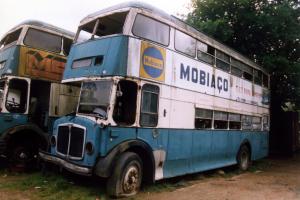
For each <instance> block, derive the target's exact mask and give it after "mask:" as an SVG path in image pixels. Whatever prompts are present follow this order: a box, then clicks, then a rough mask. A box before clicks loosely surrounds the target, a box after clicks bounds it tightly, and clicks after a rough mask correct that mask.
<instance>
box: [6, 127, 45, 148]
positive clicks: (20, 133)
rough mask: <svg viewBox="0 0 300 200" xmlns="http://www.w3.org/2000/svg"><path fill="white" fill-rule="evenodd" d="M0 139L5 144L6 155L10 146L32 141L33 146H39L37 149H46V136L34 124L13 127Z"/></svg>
mask: <svg viewBox="0 0 300 200" xmlns="http://www.w3.org/2000/svg"><path fill="white" fill-rule="evenodd" d="M2 139H3V140H4V141H5V143H6V153H7V152H8V151H9V148H10V147H11V145H14V144H15V143H22V142H25V141H28V140H29V141H32V140H34V141H33V143H34V142H35V144H37V145H39V146H38V148H42V149H47V147H48V135H47V134H46V133H45V132H43V131H42V130H41V129H40V128H39V127H38V126H36V125H34V124H26V125H20V126H16V127H13V128H11V129H9V130H7V131H6V132H5V133H4V134H3V135H2Z"/></svg>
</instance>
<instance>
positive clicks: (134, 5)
mask: <svg viewBox="0 0 300 200" xmlns="http://www.w3.org/2000/svg"><path fill="white" fill-rule="evenodd" d="M130 8H138V9H141V10H144V11H148V12H150V13H154V14H156V15H159V16H160V17H162V18H164V19H166V20H168V21H170V25H171V26H172V23H173V26H175V28H181V29H183V30H185V31H186V32H187V33H192V34H193V35H192V36H194V37H195V36H196V37H197V38H200V41H202V42H205V43H207V44H208V45H211V46H213V47H215V48H216V49H218V50H221V51H224V52H225V53H228V54H229V55H230V56H232V57H234V58H236V59H238V60H241V61H243V62H244V63H245V64H248V65H250V66H251V67H253V68H256V69H260V70H262V71H264V72H266V73H267V71H266V70H265V69H264V68H262V67H260V66H259V65H257V64H256V63H255V62H253V61H252V60H251V59H249V58H248V57H246V56H244V55H242V54H241V53H239V52H237V51H236V50H234V49H232V48H231V47H228V46H226V45H225V44H223V43H222V42H220V41H218V40H216V39H214V38H212V37H210V36H208V35H206V34H205V33H203V32H201V31H200V30H198V29H196V28H194V27H192V26H190V25H189V24H187V23H186V22H184V21H183V20H180V19H178V18H177V17H175V16H172V15H169V14H167V13H166V12H165V11H163V10H161V9H158V8H156V7H154V6H151V5H149V4H147V3H142V2H138V1H137V2H136V1H130V2H125V3H121V4H117V5H115V6H111V7H108V8H105V9H102V10H99V11H97V12H95V13H92V14H90V15H88V16H87V17H85V18H83V19H82V20H81V21H80V25H79V26H81V25H83V24H86V23H87V22H90V21H93V20H95V19H97V18H98V17H100V16H101V15H103V14H107V13H109V12H114V11H117V10H124V11H125V10H129V9H130Z"/></svg>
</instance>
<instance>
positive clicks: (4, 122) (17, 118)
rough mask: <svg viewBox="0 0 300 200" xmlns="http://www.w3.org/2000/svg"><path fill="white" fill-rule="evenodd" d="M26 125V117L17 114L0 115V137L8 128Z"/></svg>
mask: <svg viewBox="0 0 300 200" xmlns="http://www.w3.org/2000/svg"><path fill="white" fill-rule="evenodd" d="M27 123H28V117H27V115H24V114H18V113H0V124H1V126H0V137H1V135H2V134H3V133H5V132H6V131H7V130H9V129H10V128H13V127H16V126H19V125H24V124H27Z"/></svg>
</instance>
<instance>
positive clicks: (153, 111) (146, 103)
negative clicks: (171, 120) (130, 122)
mask: <svg viewBox="0 0 300 200" xmlns="http://www.w3.org/2000/svg"><path fill="white" fill-rule="evenodd" d="M158 101H159V87H158V86H155V85H150V84H145V85H144V86H143V87H142V102H141V116H140V124H141V126H148V127H155V126H157V123H158Z"/></svg>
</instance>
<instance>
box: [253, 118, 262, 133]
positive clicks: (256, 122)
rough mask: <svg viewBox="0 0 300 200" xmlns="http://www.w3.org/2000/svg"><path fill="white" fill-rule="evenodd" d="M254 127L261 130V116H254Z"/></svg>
mask: <svg viewBox="0 0 300 200" xmlns="http://www.w3.org/2000/svg"><path fill="white" fill-rule="evenodd" d="M252 129H253V130H256V131H260V130H261V117H252Z"/></svg>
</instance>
